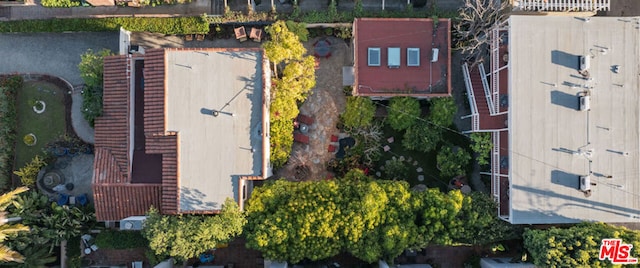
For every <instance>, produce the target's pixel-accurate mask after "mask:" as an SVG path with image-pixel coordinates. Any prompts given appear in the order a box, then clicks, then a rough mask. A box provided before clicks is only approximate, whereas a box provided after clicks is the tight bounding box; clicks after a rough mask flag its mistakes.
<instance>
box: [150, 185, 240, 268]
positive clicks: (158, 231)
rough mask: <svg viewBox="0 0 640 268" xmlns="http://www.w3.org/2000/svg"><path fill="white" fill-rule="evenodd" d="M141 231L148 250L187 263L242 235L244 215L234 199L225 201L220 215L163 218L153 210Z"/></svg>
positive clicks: (166, 216) (165, 216)
mask: <svg viewBox="0 0 640 268" xmlns="http://www.w3.org/2000/svg"><path fill="white" fill-rule="evenodd" d="M148 216H149V217H148V218H147V220H146V221H145V223H144V227H143V229H142V234H143V236H144V237H145V238H146V239H147V240H149V247H150V248H151V250H153V251H154V253H155V254H156V255H158V256H171V257H174V258H176V259H177V260H180V261H184V260H187V259H189V258H192V257H195V256H198V254H201V253H204V252H205V251H207V250H210V249H213V248H215V247H216V245H219V244H224V243H227V242H229V241H230V240H231V239H232V238H234V237H236V236H238V235H240V234H241V233H242V228H243V226H244V224H245V223H246V219H245V216H244V213H243V212H241V211H240V209H239V208H238V204H237V203H236V202H235V201H234V200H233V199H231V198H227V200H225V202H224V205H223V206H222V211H221V212H220V214H219V215H215V216H203V215H178V216H173V215H164V216H163V215H160V214H159V213H158V211H157V210H155V209H151V210H150V211H149V215H148Z"/></svg>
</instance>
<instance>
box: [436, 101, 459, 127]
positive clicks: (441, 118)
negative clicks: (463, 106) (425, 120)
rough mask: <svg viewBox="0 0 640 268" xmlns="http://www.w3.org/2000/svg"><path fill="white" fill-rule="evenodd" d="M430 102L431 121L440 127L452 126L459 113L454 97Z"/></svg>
mask: <svg viewBox="0 0 640 268" xmlns="http://www.w3.org/2000/svg"><path fill="white" fill-rule="evenodd" d="M429 102H430V103H431V106H430V109H429V121H431V123H433V124H435V125H437V126H440V127H449V126H451V125H452V124H453V117H454V116H455V115H456V112H457V111H458V108H457V107H456V103H455V101H454V100H453V97H443V98H433V99H431V100H430V101H429Z"/></svg>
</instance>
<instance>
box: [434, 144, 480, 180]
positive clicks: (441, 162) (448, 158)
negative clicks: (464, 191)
mask: <svg viewBox="0 0 640 268" xmlns="http://www.w3.org/2000/svg"><path fill="white" fill-rule="evenodd" d="M469 160H471V156H470V155H469V153H468V152H467V151H465V150H464V149H462V148H460V147H453V148H452V147H451V146H445V147H443V148H442V149H441V150H440V152H438V156H437V157H436V162H437V163H438V168H439V169H440V175H441V176H443V177H448V176H456V175H461V174H464V172H465V168H466V167H467V165H468V164H469Z"/></svg>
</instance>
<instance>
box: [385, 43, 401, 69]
mask: <svg viewBox="0 0 640 268" xmlns="http://www.w3.org/2000/svg"><path fill="white" fill-rule="evenodd" d="M387 54H388V55H387V56H388V57H387V65H388V66H389V68H398V67H400V48H399V47H390V48H387Z"/></svg>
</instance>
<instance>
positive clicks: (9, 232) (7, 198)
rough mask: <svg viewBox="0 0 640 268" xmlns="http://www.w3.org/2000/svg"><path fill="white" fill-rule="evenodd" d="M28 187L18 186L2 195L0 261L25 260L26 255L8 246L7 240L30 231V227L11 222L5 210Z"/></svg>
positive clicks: (0, 197)
mask: <svg viewBox="0 0 640 268" xmlns="http://www.w3.org/2000/svg"><path fill="white" fill-rule="evenodd" d="M27 190H28V189H27V188H26V187H20V188H16V189H14V190H12V191H10V192H7V193H5V194H2V195H1V196H0V211H2V213H0V219H1V221H0V262H24V259H25V258H24V257H23V256H22V255H21V254H20V253H18V252H17V251H15V250H14V249H12V248H11V247H10V246H8V245H7V244H6V243H5V241H6V240H7V239H8V238H9V237H10V236H14V235H16V234H18V233H24V232H27V231H29V227H27V226H25V225H22V224H9V223H7V221H6V213H5V211H6V210H7V208H8V207H9V205H11V203H12V202H13V200H14V199H15V198H16V197H17V196H18V195H19V194H20V193H23V192H25V191H27Z"/></svg>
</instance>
